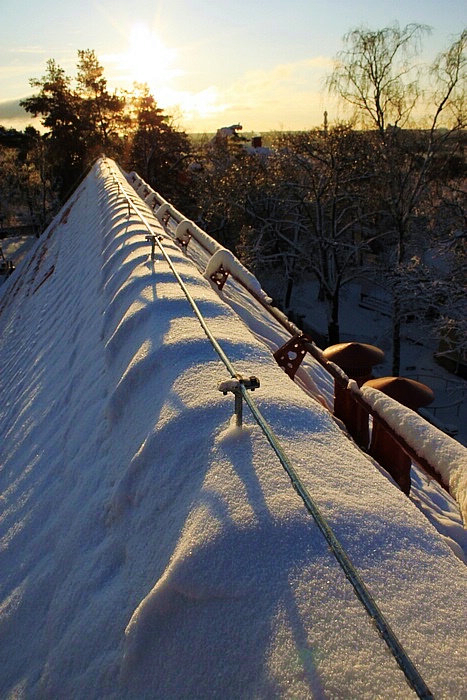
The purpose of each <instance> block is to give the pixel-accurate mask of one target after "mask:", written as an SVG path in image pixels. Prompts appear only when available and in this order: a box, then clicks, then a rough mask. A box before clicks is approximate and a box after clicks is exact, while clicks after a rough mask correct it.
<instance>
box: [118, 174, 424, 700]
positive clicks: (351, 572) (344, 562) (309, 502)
mask: <svg viewBox="0 0 467 700" xmlns="http://www.w3.org/2000/svg"><path fill="white" fill-rule="evenodd" d="M111 173H112V176H113V179H114V181H115V182H116V184H117V185H118V187H119V189H120V191H121V192H122V194H123V196H124V197H125V199H126V200H127V202H128V204H129V206H131V207H132V208H133V210H134V211H135V212H136V214H137V216H138V217H139V218H140V219H141V221H142V222H143V224H144V225H145V227H146V228H147V229H148V231H150V232H151V233H153V231H152V228H151V225H150V224H149V222H148V221H147V219H146V218H145V217H144V216H143V214H142V213H141V212H140V211H139V210H138V208H137V207H136V205H135V204H134V203H133V202H132V201H131V199H130V197H129V196H128V195H127V193H126V192H125V190H124V189H123V187H122V185H121V183H120V182H119V180H118V179H117V178H116V177H115V175H114V173H113V172H112V171H111ZM156 243H157V246H158V247H159V250H160V251H161V254H162V256H163V257H164V259H165V261H166V262H167V264H168V266H169V268H170V270H171V271H172V273H173V275H174V277H175V278H176V280H177V282H178V283H179V285H180V287H181V289H182V290H183V293H184V294H185V297H186V299H187V301H188V303H189V304H190V306H191V308H192V309H193V311H194V313H195V315H196V317H197V318H198V320H199V322H200V324H201V327H202V328H203V330H204V332H205V334H206V336H207V338H208V340H209V341H210V342H211V344H212V346H213V348H214V350H215V351H216V352H217V354H218V355H219V357H220V359H221V360H222V362H223V363H224V365H225V367H226V368H227V370H228V371H229V373H230V375H231V377H232V378H236V377H238V376H239V375H238V374H237V373H236V372H235V368H234V367H233V365H232V363H231V362H230V360H229V358H228V357H227V355H226V354H225V352H224V350H223V349H222V347H221V346H220V344H219V342H218V341H217V340H216V338H215V337H214V336H213V334H212V333H211V331H210V329H209V328H208V326H207V324H206V321H205V319H204V317H203V315H202V313H201V311H200V310H199V308H198V306H197V304H196V302H195V300H194V299H193V297H192V296H191V294H190V292H189V290H188V288H187V287H186V285H185V283H184V281H183V280H182V278H181V277H180V275H179V273H178V272H177V270H176V269H175V267H174V264H173V262H172V260H171V259H170V257H169V255H168V253H167V252H166V250H165V248H164V246H163V244H162V242H161V241H160V240H159V238H157V237H156ZM240 389H241V392H242V395H243V399H244V400H245V402H246V403H247V405H248V407H249V408H250V410H251V413H252V415H253V417H254V418H255V420H256V422H257V423H258V425H259V426H260V428H261V430H262V431H263V433H264V435H265V437H266V439H267V440H268V442H269V444H270V445H271V447H272V449H273V450H274V452H275V453H276V455H277V457H278V458H279V461H280V463H281V465H282V467H283V468H284V469H285V471H286V472H287V474H288V476H289V478H290V481H291V483H292V486H293V488H294V489H295V491H296V492H297V493H298V495H299V496H300V498H301V499H302V501H303V503H304V505H305V508H306V509H307V511H308V513H310V515H311V516H312V517H313V519H314V521H315V522H316V524H317V526H318V528H319V530H320V531H321V533H322V534H323V536H324V538H325V539H326V542H327V543H328V545H329V547H330V549H331V551H332V553H333V554H334V556H335V558H336V560H337V562H338V563H339V565H340V567H341V569H342V570H343V572H344V574H345V576H346V577H347V579H348V580H349V582H350V583H351V585H352V587H353V589H354V591H355V594H356V596H357V598H358V599H359V600H360V602H361V603H362V605H363V606H364V608H365V610H366V611H367V613H368V615H369V616H370V617H371V619H372V620H373V621H374V623H375V625H376V627H377V629H378V632H379V633H380V635H381V637H382V639H383V640H384V641H385V642H386V644H387V646H388V648H389V649H390V651H391V653H392V654H393V656H394V658H395V660H396V661H397V663H398V665H399V667H400V669H401V670H402V672H403V673H404V675H405V677H406V679H407V681H408V683H409V685H410V686H411V688H412V689H413V690H414V692H415V693H416V694H417V695H418V697H419V698H423V699H424V700H430V699H433V694H432V693H431V691H430V689H429V688H428V686H427V685H426V683H425V681H424V680H423V678H422V677H421V675H420V673H419V671H418V670H417V668H416V667H415V665H414V664H413V662H412V661H411V659H410V658H409V656H408V654H407V652H406V651H405V649H404V648H403V646H402V644H401V642H400V641H399V640H398V638H397V636H396V634H395V633H394V632H393V630H392V629H391V626H390V625H389V623H388V622H387V620H386V619H385V617H384V615H383V613H382V612H381V610H380V609H379V607H378V604H377V603H376V601H375V600H374V598H373V596H372V595H371V593H370V591H369V590H368V589H367V587H366V585H365V583H364V582H363V580H362V578H361V577H360V574H359V573H358V571H357V569H356V568H355V565H354V564H353V563H352V561H351V559H350V557H349V556H348V554H347V553H346V551H345V549H344V547H343V546H342V545H341V543H340V542H339V540H338V538H337V536H336V535H335V534H334V531H333V530H332V528H331V526H330V525H329V523H328V522H327V520H326V518H325V517H324V516H323V515H322V514H321V512H320V510H319V508H318V506H317V505H316V503H315V502H314V500H313V498H312V497H311V496H310V494H309V492H308V490H307V488H306V487H305V486H304V485H303V483H302V482H301V480H300V478H299V476H298V475H297V473H296V471H295V469H294V467H293V466H292V463H291V461H290V459H289V458H288V457H287V455H286V454H285V452H284V450H283V448H282V446H281V445H280V443H279V440H278V438H277V437H276V435H275V434H274V432H273V430H272V428H271V427H270V425H269V424H268V423H267V421H266V419H265V418H264V416H263V415H262V413H261V411H260V410H259V408H258V407H257V405H256V403H255V402H254V400H253V399H252V398H251V395H250V394H249V393H248V391H247V389H246V388H245V386H243V385H242V384H240Z"/></svg>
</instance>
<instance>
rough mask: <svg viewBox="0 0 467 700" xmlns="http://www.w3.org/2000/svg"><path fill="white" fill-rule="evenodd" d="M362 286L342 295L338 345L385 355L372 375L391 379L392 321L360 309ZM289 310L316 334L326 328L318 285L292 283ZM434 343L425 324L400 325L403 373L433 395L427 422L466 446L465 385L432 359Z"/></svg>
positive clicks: (347, 288)
mask: <svg viewBox="0 0 467 700" xmlns="http://www.w3.org/2000/svg"><path fill="white" fill-rule="evenodd" d="M360 291H361V285H360V284H359V283H356V284H349V285H348V286H347V287H345V288H344V289H343V290H342V292H341V295H342V296H341V311H340V324H339V325H340V335H341V342H350V341H358V342H361V343H370V344H371V345H376V346H377V347H379V348H381V350H384V352H385V358H384V363H383V364H382V365H378V366H377V367H375V375H376V376H379V377H385V376H390V375H391V362H392V358H391V321H390V317H389V316H387V315H384V314H383V313H381V312H380V311H376V310H370V309H368V308H364V307H363V306H361V305H360ZM291 306H292V308H293V309H294V311H295V312H296V313H298V314H302V316H303V318H304V320H305V322H308V323H309V324H311V325H312V326H313V327H314V328H316V329H317V330H318V331H319V332H320V333H323V334H325V333H326V328H327V318H326V307H325V305H324V303H323V302H320V301H319V300H318V288H317V284H316V282H313V281H311V282H310V281H305V282H301V283H299V284H297V285H296V287H295V289H294V293H293V297H292V301H291ZM437 349H438V348H437V346H436V341H435V340H433V339H431V338H430V335H429V333H428V332H427V329H426V328H425V327H424V326H423V324H420V323H417V322H416V321H415V320H414V321H413V322H412V323H409V324H406V325H405V326H403V336H402V342H401V375H402V376H404V377H409V378H410V379H416V380H417V381H419V382H422V383H423V384H426V385H428V386H429V387H430V388H431V389H433V391H434V393H435V399H434V401H433V404H432V405H431V406H427V407H426V408H425V409H423V411H422V412H423V413H424V414H426V415H427V416H428V418H429V419H430V420H432V421H433V422H434V424H435V425H438V426H439V427H440V428H441V429H443V428H444V429H445V430H446V431H447V432H448V434H450V435H454V436H455V438H456V440H458V441H459V442H461V443H462V444H463V445H466V446H467V381H466V380H465V379H462V377H458V376H456V375H454V374H452V373H450V372H448V371H447V370H446V369H444V367H442V366H441V365H439V364H438V363H437V362H436V360H435V359H434V354H435V352H436V351H437Z"/></svg>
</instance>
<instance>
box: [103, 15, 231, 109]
mask: <svg viewBox="0 0 467 700" xmlns="http://www.w3.org/2000/svg"><path fill="white" fill-rule="evenodd" d="M126 37H127V41H128V44H127V47H128V48H127V49H126V51H124V52H122V53H117V54H108V55H107V56H105V57H104V60H106V61H108V62H109V63H110V64H112V65H113V67H114V71H113V72H114V81H115V82H116V83H117V84H118V85H119V86H120V87H121V83H122V81H123V82H124V84H125V86H126V87H127V88H128V89H131V87H132V86H133V85H134V83H143V84H146V85H147V86H148V87H149V90H150V92H151V94H152V95H153V96H154V98H155V99H156V101H157V104H158V105H159V106H160V107H162V108H163V109H168V110H174V111H175V113H176V114H177V115H178V116H179V117H181V118H182V119H183V120H185V121H188V122H192V121H193V120H195V121H196V120H197V119H199V118H201V119H203V118H207V117H210V116H213V115H216V114H218V113H221V112H223V111H224V110H225V109H226V108H227V106H228V105H226V104H224V103H223V102H222V101H221V100H220V96H219V91H218V89H217V87H216V86H213V85H208V86H200V89H198V90H197V91H193V90H190V89H187V88H186V86H185V87H183V86H182V85H181V84H180V82H181V81H180V80H179V79H180V78H183V77H185V79H186V77H187V75H188V73H187V72H186V71H185V70H183V69H182V68H181V67H180V61H181V52H180V51H179V50H178V49H177V48H175V47H173V46H168V45H167V44H166V43H165V42H164V41H163V40H162V38H161V37H160V36H159V35H158V34H157V33H156V32H155V31H153V30H152V29H150V28H149V27H148V25H147V24H144V23H143V22H138V23H135V24H133V25H132V27H131V28H130V30H129V31H127V33H126Z"/></svg>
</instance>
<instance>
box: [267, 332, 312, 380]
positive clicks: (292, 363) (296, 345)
mask: <svg viewBox="0 0 467 700" xmlns="http://www.w3.org/2000/svg"><path fill="white" fill-rule="evenodd" d="M306 342H307V339H306V337H305V336H304V335H303V334H300V335H294V336H293V337H292V338H290V340H288V341H287V342H286V343H284V345H282V346H281V347H280V348H279V349H278V350H276V352H275V353H274V359H275V360H276V362H277V364H278V365H279V367H282V369H283V370H284V372H285V373H286V374H288V375H289V377H290V378H291V379H293V378H294V377H295V373H296V372H297V369H298V368H299V367H300V365H301V363H302V360H303V358H304V357H305V355H306V352H307V350H306V347H305V344H306Z"/></svg>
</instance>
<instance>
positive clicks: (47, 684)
mask: <svg viewBox="0 0 467 700" xmlns="http://www.w3.org/2000/svg"><path fill="white" fill-rule="evenodd" d="M117 181H118V182H119V183H120V184H119V185H118V186H117ZM119 188H124V189H125V190H126V191H127V192H128V193H129V196H136V195H134V193H133V194H131V193H132V190H131V188H130V187H129V185H128V184H127V183H126V180H125V178H124V177H123V176H122V174H121V173H120V171H119V169H118V168H117V167H116V166H115V164H113V163H112V161H108V160H100V161H98V162H97V164H96V165H95V166H94V168H93V169H92V171H91V173H90V174H89V175H88V176H87V178H86V179H85V180H84V181H83V183H82V184H81V185H80V187H79V188H78V189H77V190H76V192H75V193H74V195H73V196H72V198H71V199H70V201H69V202H68V203H67V205H65V207H64V208H63V210H62V212H61V213H60V214H59V215H58V216H57V218H56V219H55V221H54V222H53V223H52V224H51V226H50V227H49V229H48V230H47V231H46V232H45V234H44V235H43V236H42V237H41V238H40V239H39V240H38V241H37V243H36V245H35V246H34V248H33V249H32V251H31V254H30V256H29V257H28V258H26V259H25V260H24V261H23V262H22V264H21V265H20V266H19V268H18V270H17V271H16V273H15V274H14V275H13V276H12V277H11V278H10V279H9V280H8V281H7V283H6V284H5V285H4V290H5V292H4V295H3V296H2V298H0V331H1V335H0V351H1V357H2V382H1V387H0V435H1V443H0V452H1V464H2V467H1V470H0V494H1V495H0V504H1V511H0V572H1V573H0V668H1V671H0V694H1V696H2V697H16V696H18V697H73V698H103V697H114V698H132V699H133V698H144V697H148V698H149V697H150V698H215V697H223V698H239V697H257V698H271V697H284V698H286V697H290V698H291V697H300V698H311V697H359V698H375V697H391V698H407V697H410V696H411V695H412V691H411V690H410V689H409V687H408V685H407V683H406V681H405V678H404V676H403V674H402V672H401V671H400V669H399V667H398V666H397V664H396V662H395V661H394V659H393V657H392V656H391V655H390V654H389V653H388V650H387V647H386V646H385V644H384V642H383V641H382V640H381V639H380V637H379V636H378V633H377V632H376V630H375V628H374V626H373V624H372V623H371V621H370V619H369V617H368V615H367V614H366V613H365V611H364V610H363V607H362V606H361V604H360V603H359V602H358V600H357V598H356V596H355V595H354V593H353V589H352V587H351V586H350V584H349V583H348V581H347V579H346V578H345V576H344V574H343V573H342V571H341V570H340V569H339V567H338V565H337V563H336V560H335V559H334V557H333V556H332V555H331V553H330V551H329V548H328V546H327V545H326V544H325V542H324V539H323V537H322V536H321V533H320V532H319V531H318V528H317V526H316V525H315V523H314V521H313V520H312V519H311V518H310V516H309V515H308V514H307V512H306V510H305V508H304V507H303V504H302V502H301V500H300V499H299V498H298V497H297V494H296V493H295V491H294V490H293V489H292V487H291V485H290V483H289V481H288V478H287V476H286V475H285V473H284V472H283V470H282V468H281V467H280V465H279V463H278V462H277V459H276V458H275V455H274V454H273V453H272V451H271V448H270V446H269V444H268V443H267V441H266V440H265V438H264V436H263V435H262V433H261V431H260V430H259V428H258V426H257V425H256V424H255V423H254V421H253V420H252V418H251V416H250V415H249V414H248V411H247V410H246V409H245V412H244V426H243V428H242V429H241V430H239V429H237V428H235V427H233V426H232V416H233V404H234V399H233V396H232V395H231V394H228V395H227V396H224V395H223V394H222V392H220V391H219V390H218V385H219V382H222V381H224V380H228V379H229V377H228V375H227V373H226V369H225V367H224V366H223V365H222V364H221V362H220V361H219V358H218V357H217V355H216V354H215V353H214V352H213V349H212V346H211V345H210V343H209V342H208V340H207V338H206V336H205V333H204V331H203V329H202V328H201V326H200V324H199V322H198V321H197V319H196V318H195V317H194V315H193V313H192V311H191V308H190V306H189V305H188V303H187V300H186V298H185V296H184V294H183V292H182V290H181V288H180V286H179V285H178V284H177V282H176V280H175V278H174V276H173V274H172V272H171V271H170V269H169V267H168V265H167V263H166V262H165V260H164V259H163V258H162V257H161V255H160V254H158V253H157V250H156V255H155V259H154V260H151V254H150V253H151V247H150V245H149V244H148V242H147V241H146V239H145V236H146V234H147V230H146V229H145V228H144V226H143V224H142V222H141V220H139V219H138V218H137V217H136V216H134V215H133V214H132V212H131V211H129V208H128V205H127V203H126V201H125V200H124V199H123V198H122V196H121V193H120V189H119ZM142 206H144V205H142ZM148 216H149V210H148ZM151 222H152V225H153V227H154V231H155V232H156V233H157V234H161V235H164V230H163V228H162V227H161V226H160V225H159V224H158V223H157V221H156V220H155V219H151ZM164 246H165V248H166V249H167V250H168V251H169V254H170V256H171V258H172V260H173V261H174V265H175V266H176V268H177V271H178V273H179V274H180V275H181V276H182V278H183V280H184V282H185V284H186V285H187V287H188V288H189V290H190V293H191V294H192V295H193V297H194V298H195V300H196V302H197V304H198V306H199V308H200V309H201V311H202V313H203V315H204V316H205V318H206V319H207V323H208V325H209V327H210V329H211V330H212V332H213V333H214V335H215V337H216V338H217V339H218V341H219V343H220V344H221V346H222V348H223V349H224V351H225V352H226V353H227V355H228V356H229V358H230V359H231V361H232V362H233V364H234V366H235V368H236V370H237V371H238V372H240V373H242V374H243V375H245V376H249V375H251V374H254V375H256V376H258V377H259V378H260V382H261V387H260V388H259V389H258V390H257V391H256V392H255V401H256V402H257V404H258V406H259V408H260V410H261V411H262V413H263V414H264V415H265V416H266V418H267V420H268V421H269V423H270V425H271V426H272V428H273V429H274V431H275V433H276V435H277V436H278V437H279V439H280V441H281V443H282V445H283V447H284V450H285V451H286V452H287V454H288V455H289V457H290V459H291V460H292V461H293V463H294V465H295V468H296V470H297V472H298V474H299V476H300V478H301V479H302V480H303V482H304V483H305V484H306V487H307V488H308V490H309V491H310V493H312V494H313V496H314V498H315V499H316V501H317V503H318V505H319V507H320V509H321V511H322V512H323V513H324V515H325V516H326V518H327V519H328V521H329V523H330V524H331V526H332V528H333V529H334V531H335V533H336V534H337V536H338V537H339V539H340V540H341V542H342V543H343V545H344V546H345V548H346V550H347V552H348V553H349V555H350V557H351V559H352V560H353V562H354V563H355V564H356V565H357V567H358V569H359V571H360V573H361V575H362V577H363V579H364V580H365V581H366V583H367V585H368V586H369V588H370V589H371V592H372V594H373V595H374V597H375V599H376V601H377V602H378V603H379V605H380V606H381V608H382V610H383V611H384V614H385V615H386V616H387V618H388V619H389V621H390V624H391V626H392V628H393V629H394V631H395V632H396V634H397V635H398V637H399V639H400V641H401V642H402V644H403V645H404V647H405V649H406V651H407V652H408V654H409V655H410V657H411V659H412V660H413V661H414V663H415V664H416V665H417V667H418V669H419V671H420V672H421V674H422V676H423V678H424V679H425V681H426V683H427V684H428V685H429V687H430V688H431V690H432V692H433V693H435V695H436V696H437V697H445V698H457V697H458V698H460V697H462V696H463V695H465V692H466V681H465V673H464V670H465V647H464V646H463V642H464V630H465V592H466V591H465V589H466V582H465V568H464V566H463V564H462V563H461V562H460V561H459V559H457V558H456V557H455V556H454V554H453V553H452V551H451V549H450V548H449V547H448V546H447V545H446V544H445V542H444V540H443V539H442V537H441V536H440V535H439V534H438V533H437V532H436V530H435V529H434V528H432V526H431V525H430V524H429V523H428V521H427V520H426V519H425V518H424V516H423V515H422V514H421V513H420V512H419V510H418V509H417V508H416V507H415V506H414V505H413V503H412V502H411V501H410V500H409V499H407V498H406V497H405V496H404V495H403V494H402V493H401V492H399V491H398V490H397V489H396V488H394V487H393V486H392V485H391V484H390V482H389V481H388V480H387V479H386V478H385V477H384V476H383V475H382V474H380V472H379V471H377V470H376V469H375V468H374V466H373V464H372V463H371V461H370V460H369V459H367V458H366V457H365V456H364V455H363V454H362V453H361V452H360V451H359V450H358V449H357V448H356V447H355V446H354V445H353V443H352V442H351V441H350V440H349V439H348V438H347V437H346V436H345V434H344V433H343V432H342V431H341V430H340V429H339V428H338V427H337V425H336V423H335V422H334V421H333V420H332V418H331V416H330V414H329V412H328V411H327V410H326V409H325V408H324V407H323V406H322V405H321V404H320V403H319V402H318V401H316V400H314V399H313V398H312V397H311V396H308V395H307V394H305V393H304V392H303V391H302V389H301V388H300V386H298V385H297V384H295V383H293V382H291V381H290V380H289V378H288V377H287V376H286V375H285V374H284V373H283V372H282V370H280V369H279V368H278V367H277V366H276V364H275V362H274V360H273V359H272V357H271V353H270V352H269V349H268V347H267V346H268V343H269V342H270V336H271V335H274V333H276V332H278V331H277V329H276V330H274V328H272V331H271V334H270V335H269V337H268V338H265V339H264V341H265V342H261V341H260V340H259V338H258V335H261V333H263V332H264V325H261V323H260V321H259V319H258V318H257V317H255V316H254V314H255V312H254V310H253V308H252V307H250V306H248V304H250V301H249V300H247V299H246V296H245V295H244V294H243V292H240V291H239V292H238V293H237V294H236V296H235V294H234V292H233V291H232V289H234V288H233V287H231V288H230V291H229V292H228V293H226V297H227V296H228V295H230V298H229V304H230V305H228V304H227V303H225V301H223V300H222V299H221V298H220V296H219V294H218V293H217V292H216V291H215V290H214V289H213V287H212V286H211V283H210V282H209V281H208V280H206V279H204V277H203V276H202V274H200V273H199V271H198V268H197V267H196V266H195V265H194V264H193V263H192V262H191V261H190V260H188V259H187V257H186V256H185V255H184V254H183V252H182V251H181V250H180V248H179V247H177V246H176V245H175V244H174V243H173V242H172V241H171V240H170V239H169V238H164ZM226 288H227V287H226ZM236 309H238V310H239V311H241V312H242V314H243V315H242V318H243V319H244V320H243V321H242V320H240V319H239V316H238V315H237V313H236V312H235V310H236ZM246 317H248V319H249V321H250V322H251V326H252V327H253V328H255V329H256V333H255V334H253V333H252V332H251V331H250V329H249V327H247V325H246V323H245V318H246ZM303 381H305V380H303ZM310 382H311V384H312V383H313V382H312V381H311V380H310ZM322 384H323V387H324V385H325V381H324V379H323V383H322ZM323 387H321V386H320V387H318V388H319V390H320V391H321V390H322V388H323Z"/></svg>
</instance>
